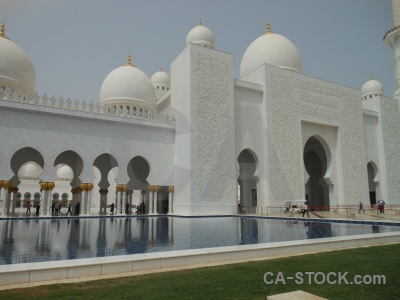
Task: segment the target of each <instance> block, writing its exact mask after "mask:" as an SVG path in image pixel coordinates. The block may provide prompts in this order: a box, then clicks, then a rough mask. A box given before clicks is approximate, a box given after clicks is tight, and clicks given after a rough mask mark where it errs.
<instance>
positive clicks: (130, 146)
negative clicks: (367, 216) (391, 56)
mask: <svg viewBox="0 0 400 300" xmlns="http://www.w3.org/2000/svg"><path fill="white" fill-rule="evenodd" d="M395 2H396V1H395ZM398 30H400V29H399V28H397V25H396V24H395V28H394V29H392V30H390V31H389V32H388V34H387V35H386V36H385V42H386V43H388V44H389V46H390V47H391V48H392V49H394V50H396V49H397V48H396V47H397V45H395V43H394V42H392V41H394V40H395V39H394V37H393V35H396V34H397V31H398ZM186 42H187V45H186V47H185V48H184V49H183V50H182V52H181V53H180V54H179V55H178V56H177V58H176V59H175V60H174V61H173V62H172V64H171V76H169V75H168V74H166V73H165V72H164V71H162V70H160V71H158V72H156V73H155V74H154V75H153V76H152V77H151V79H149V78H148V77H147V76H146V75H145V74H144V73H143V72H142V71H140V70H139V69H137V68H136V67H134V66H133V65H132V63H131V57H130V56H129V58H128V63H127V64H126V65H123V66H121V67H119V68H117V69H115V70H114V71H112V72H111V73H110V74H109V75H108V76H107V77H106V78H105V80H104V83H103V86H102V89H101V92H100V101H99V103H92V102H91V103H86V102H85V101H83V102H80V101H77V100H76V101H71V100H70V99H63V98H55V97H50V98H49V97H47V96H46V95H44V96H39V95H37V94H35V82H36V78H35V73H34V69H33V65H32V64H31V63H30V61H29V59H28V58H27V56H26V54H25V53H24V52H23V51H22V49H20V48H19V47H18V46H17V45H16V44H14V43H13V42H12V40H10V39H8V38H7V37H6V34H5V27H4V25H3V26H2V29H1V32H0V126H1V127H0V128H1V130H0V140H1V141H2V142H1V143H0V188H1V190H0V191H1V193H0V213H1V214H2V215H3V216H9V215H13V214H15V213H17V212H21V213H22V212H23V213H25V211H26V205H27V203H32V204H33V206H34V207H33V208H32V213H35V209H36V207H37V205H40V215H41V216H48V215H50V214H51V205H52V203H53V202H57V203H58V202H62V206H63V207H64V212H65V211H66V207H67V206H68V204H71V205H72V207H73V212H74V211H75V210H74V209H75V206H76V204H77V203H78V202H79V203H80V214H83V215H89V214H91V215H93V214H105V213H109V212H110V208H109V206H110V205H111V204H114V206H115V209H114V213H115V214H121V213H122V214H123V213H126V211H125V209H126V208H127V207H128V213H134V211H136V207H137V206H139V205H140V204H141V203H144V204H145V210H144V213H146V214H160V213H169V214H178V215H229V214H235V213H236V212H237V210H238V204H240V206H241V207H242V208H243V209H246V211H248V212H257V213H262V212H263V211H265V210H266V209H267V208H268V207H274V206H282V205H284V203H285V202H286V201H288V200H296V199H304V198H307V199H308V200H310V201H311V204H312V205H314V206H316V207H318V206H321V207H325V208H326V207H328V206H340V205H356V204H357V203H358V202H359V201H362V202H364V203H371V205H372V204H374V201H376V200H377V199H384V200H385V201H386V203H387V204H400V172H399V169H400V157H399V155H398V149H400V112H399V99H400V98H399V96H398V95H397V94H396V95H397V96H396V95H395V99H392V98H388V97H385V96H384V95H383V87H382V85H381V84H380V83H379V82H378V81H376V80H373V79H371V80H369V81H367V82H366V83H365V85H364V86H363V87H362V88H361V91H360V89H356V88H348V87H344V86H342V85H338V84H335V83H331V82H327V81H324V80H323V79H316V78H313V77H309V76H307V75H304V74H302V72H301V68H302V65H301V57H300V54H299V53H298V51H297V49H296V47H295V46H294V45H293V44H292V43H291V42H290V41H289V40H288V39H287V38H285V37H283V36H281V35H279V34H277V33H272V32H271V31H270V27H269V25H268V30H267V32H266V33H265V35H263V36H261V37H260V38H258V39H257V40H256V41H254V42H253V43H252V44H251V45H250V46H249V48H248V49H247V51H246V53H245V55H244V56H243V58H242V63H241V75H240V77H241V78H240V79H234V78H233V64H234V60H235V58H234V57H233V56H232V55H230V54H228V53H225V52H221V51H219V50H218V49H215V40H214V35H213V34H212V32H211V31H210V30H209V29H208V28H207V27H205V26H203V25H202V24H200V25H199V26H196V27H195V28H194V29H193V30H192V31H190V32H189V34H188V36H187V40H186ZM394 53H395V61H397V58H396V51H394ZM4 57H6V58H7V59H2V58H4ZM390 71H391V70H388V72H390ZM396 76H397V75H396ZM399 82H400V81H399V80H398V83H399ZM399 85H400V83H399ZM60 168H64V169H63V170H64V171H63V172H59V170H60ZM238 185H239V188H238ZM238 194H239V195H238ZM28 196H29V197H28ZM238 199H239V203H238ZM127 205H128V206H127Z"/></svg>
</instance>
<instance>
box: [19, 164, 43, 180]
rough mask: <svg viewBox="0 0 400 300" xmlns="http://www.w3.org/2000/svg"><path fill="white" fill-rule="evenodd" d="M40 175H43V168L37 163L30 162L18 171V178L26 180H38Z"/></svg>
mask: <svg viewBox="0 0 400 300" xmlns="http://www.w3.org/2000/svg"><path fill="white" fill-rule="evenodd" d="M40 173H42V168H41V166H40V165H38V164H37V163H35V162H33V161H30V162H27V163H25V164H23V165H22V166H21V168H19V170H18V178H20V179H25V178H31V179H38V178H39V175H40Z"/></svg>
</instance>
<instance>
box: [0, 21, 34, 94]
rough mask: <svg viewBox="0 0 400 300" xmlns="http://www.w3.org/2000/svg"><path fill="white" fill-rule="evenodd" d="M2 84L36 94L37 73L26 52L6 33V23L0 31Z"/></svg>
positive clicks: (0, 78)
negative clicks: (7, 36)
mask: <svg viewBox="0 0 400 300" xmlns="http://www.w3.org/2000/svg"><path fill="white" fill-rule="evenodd" d="M0 57H1V59H0V86H6V87H10V88H12V89H19V90H22V91H24V92H27V93H29V94H31V95H34V94H35V92H36V73H35V69H34V67H33V64H32V62H31V60H30V59H29V58H28V56H27V55H26V54H25V52H24V51H23V50H22V49H21V48H20V47H19V46H18V45H17V44H15V43H14V42H12V41H11V40H9V39H8V38H6V37H5V35H4V24H2V26H1V31H0Z"/></svg>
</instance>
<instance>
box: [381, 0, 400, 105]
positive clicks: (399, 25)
mask: <svg viewBox="0 0 400 300" xmlns="http://www.w3.org/2000/svg"><path fill="white" fill-rule="evenodd" d="M392 14H393V28H392V29H390V30H389V31H388V32H387V33H386V34H385V36H384V37H383V41H384V42H385V43H386V44H387V45H389V47H390V48H391V49H392V51H393V56H394V75H395V78H396V91H395V92H394V95H393V98H395V99H398V100H400V0H392Z"/></svg>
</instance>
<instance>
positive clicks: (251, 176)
mask: <svg viewBox="0 0 400 300" xmlns="http://www.w3.org/2000/svg"><path fill="white" fill-rule="evenodd" d="M238 163H239V178H238V184H239V209H240V211H239V212H246V213H249V212H250V213H255V212H256V211H257V205H258V199H257V194H258V193H257V184H258V176H256V172H257V165H258V159H257V156H256V155H255V154H254V153H253V151H251V150H249V149H244V150H243V151H242V152H240V154H239V156H238Z"/></svg>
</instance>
